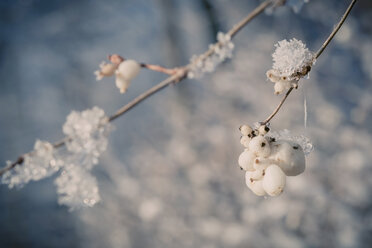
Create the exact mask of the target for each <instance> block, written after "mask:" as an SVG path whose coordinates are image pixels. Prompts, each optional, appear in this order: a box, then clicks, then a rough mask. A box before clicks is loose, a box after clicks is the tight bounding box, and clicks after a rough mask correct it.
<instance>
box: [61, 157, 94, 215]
mask: <svg viewBox="0 0 372 248" xmlns="http://www.w3.org/2000/svg"><path fill="white" fill-rule="evenodd" d="M55 184H56V186H57V193H58V195H59V197H58V203H59V204H62V205H66V206H69V208H70V210H73V209H77V208H81V207H84V206H89V207H92V206H94V205H95V204H96V203H97V202H99V201H100V196H99V192H98V186H97V181H96V179H95V177H93V176H92V175H91V174H90V172H89V171H88V170H85V169H84V168H82V167H80V166H79V165H75V164H68V165H66V166H65V167H64V168H63V171H62V172H61V175H60V176H59V177H58V178H57V179H56V180H55Z"/></svg>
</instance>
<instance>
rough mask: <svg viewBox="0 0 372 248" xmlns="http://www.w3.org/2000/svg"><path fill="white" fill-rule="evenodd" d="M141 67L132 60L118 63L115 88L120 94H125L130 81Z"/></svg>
mask: <svg viewBox="0 0 372 248" xmlns="http://www.w3.org/2000/svg"><path fill="white" fill-rule="evenodd" d="M140 69H141V67H140V65H139V64H138V63H137V62H136V61H134V60H125V61H123V62H121V63H120V65H119V67H118V69H117V70H116V80H115V83H116V87H118V88H119V90H120V93H125V92H126V91H127V89H128V87H129V85H130V83H131V80H132V79H133V78H134V77H135V76H137V75H138V73H139V71H140Z"/></svg>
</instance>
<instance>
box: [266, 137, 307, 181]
mask: <svg viewBox="0 0 372 248" xmlns="http://www.w3.org/2000/svg"><path fill="white" fill-rule="evenodd" d="M272 150H273V152H272V154H271V156H270V159H273V160H274V161H275V163H276V164H277V165H278V166H279V167H280V168H282V170H283V171H284V173H285V174H286V175H287V176H297V175H299V174H301V173H302V172H304V171H305V167H306V161H305V154H304V151H303V150H302V147H301V146H300V145H299V144H297V143H294V142H291V141H286V140H278V141H276V142H274V143H272Z"/></svg>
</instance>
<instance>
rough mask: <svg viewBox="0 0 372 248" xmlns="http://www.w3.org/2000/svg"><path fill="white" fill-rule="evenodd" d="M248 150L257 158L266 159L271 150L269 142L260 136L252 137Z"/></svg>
mask: <svg viewBox="0 0 372 248" xmlns="http://www.w3.org/2000/svg"><path fill="white" fill-rule="evenodd" d="M249 150H250V151H251V152H253V153H254V154H256V156H257V157H264V158H265V157H268V156H269V155H270V152H271V149H270V144H269V141H268V140H267V139H266V138H265V137H264V136H262V135H258V136H256V137H254V138H253V139H252V140H251V142H250V143H249Z"/></svg>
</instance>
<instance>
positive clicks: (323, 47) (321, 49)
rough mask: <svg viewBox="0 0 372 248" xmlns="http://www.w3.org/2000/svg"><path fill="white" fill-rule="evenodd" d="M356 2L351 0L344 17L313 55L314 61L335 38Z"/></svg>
mask: <svg viewBox="0 0 372 248" xmlns="http://www.w3.org/2000/svg"><path fill="white" fill-rule="evenodd" d="M356 1H357V0H352V1H351V3H350V4H349V7H348V8H347V9H346V11H345V13H344V15H343V16H342V17H341V20H340V21H339V22H338V23H337V25H336V27H335V28H334V29H333V31H332V33H331V34H330V35H329V36H328V38H327V40H326V41H325V42H324V43H323V45H322V47H321V48H320V49H319V50H318V52H317V53H316V54H315V59H317V58H319V56H320V55H321V54H322V52H323V51H324V49H325V48H326V47H327V46H328V44H329V43H330V42H331V40H332V39H333V37H335V35H336V33H337V32H338V30H339V29H340V28H341V26H342V24H344V22H345V20H346V18H347V16H348V15H349V13H350V11H351V9H352V8H353V6H354V4H355V3H356Z"/></svg>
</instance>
